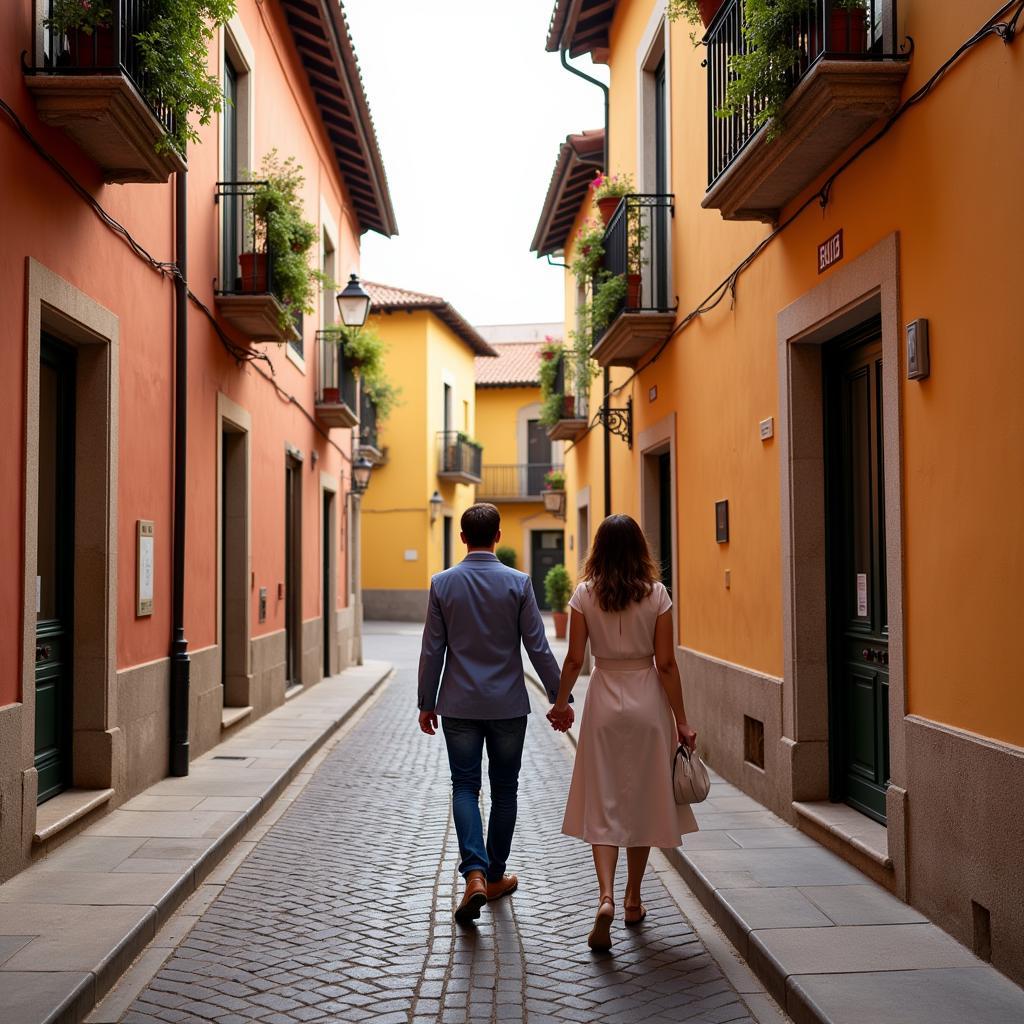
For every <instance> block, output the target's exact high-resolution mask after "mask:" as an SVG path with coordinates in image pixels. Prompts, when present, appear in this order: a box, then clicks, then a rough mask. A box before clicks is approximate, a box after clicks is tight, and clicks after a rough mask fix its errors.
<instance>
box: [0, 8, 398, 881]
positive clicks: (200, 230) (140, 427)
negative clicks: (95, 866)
mask: <svg viewBox="0 0 1024 1024" xmlns="http://www.w3.org/2000/svg"><path fill="white" fill-rule="evenodd" d="M38 7H39V5H38V4H33V3H32V2H30V0H23V2H20V3H18V4H16V5H15V8H14V10H13V11H12V12H10V13H9V14H8V16H7V17H5V18H4V19H3V24H2V26H0V42H2V45H3V49H4V51H5V52H6V53H7V54H8V56H9V57H10V59H9V60H8V61H6V62H5V70H4V71H3V72H0V98H2V99H3V100H4V102H5V104H6V105H7V106H8V107H9V111H6V110H5V112H3V113H2V114H0V120H2V121H3V122H4V124H3V129H2V130H3V132H4V139H3V151H4V154H5V159H4V161H3V163H2V166H0V194H2V195H3V197H4V199H3V211H4V238H3V242H2V244H0V266H2V274H0V288H2V289H3V306H4V309H5V310H6V311H7V318H6V324H7V337H6V340H5V343H4V344H3V345H2V346H0V377H2V380H3V382H4V383H3V389H4V398H3V401H2V403H0V421H2V429H3V433H4V436H5V437H6V438H7V444H6V445H5V446H4V449H3V454H2V455H0V472H2V473H3V477H4V479H5V480H6V481H7V486H6V487H5V489H4V494H3V497H2V498H0V521H2V523H3V529H2V530H0V564H2V565H3V567H4V572H3V573H2V574H0V622H2V626H0V629H2V631H3V633H2V637H0V809H2V812H0V879H3V878H5V877H8V876H10V875H11V874H13V873H14V872H16V871H18V870H20V868H21V867H23V866H24V865H25V864H27V863H28V862H29V861H30V860H31V859H32V857H34V856H36V855H38V854H40V853H42V852H45V850H46V848H47V847H48V846H50V845H52V844H54V843H57V842H60V841H62V840H63V839H64V838H66V837H67V836H68V835H70V834H73V833H74V832H75V831H76V830H77V829H79V828H81V827H83V826H84V825H85V824H86V823H88V822H89V821H91V820H92V819H93V818H94V817H95V816H97V815H99V814H102V813H104V811H105V810H107V809H110V808H112V807H115V806H117V805H118V804H120V803H122V802H123V801H124V800H125V799H127V798H129V797H130V796H132V795H134V794H136V793H138V792H139V791H140V790H142V789H144V788H145V787H146V786H148V785H150V784H152V783H154V782H156V781H157V780H158V779H160V778H162V777H164V776H165V775H167V774H168V773H169V772H170V771H171V770H172V766H173V769H174V771H175V772H176V773H178V774H181V773H183V772H184V771H187V765H188V760H189V758H190V757H195V756H197V755H198V754H201V753H203V752H204V751H206V750H208V749H209V748H210V747H211V746H213V745H214V744H216V743H218V742H219V741H220V740H221V738H222V737H223V736H224V735H225V734H226V733H227V732H229V731H230V730H231V729H233V728H236V727H238V726H240V725H241V724H243V723H245V722H247V721H251V720H253V719H254V718H256V717H258V716H259V715H261V714H263V713H265V712H266V711H268V710H270V709H271V708H273V707H275V706H276V705H279V704H281V703H282V702H283V701H284V700H285V699H286V697H287V696H288V695H289V694H291V693H296V692H299V689H300V688H301V687H308V686H310V685H312V684H314V683H316V682H317V681H319V680H320V679H321V678H323V677H324V676H325V675H330V674H333V673H336V672H338V671H340V670H342V669H343V668H345V667H346V666H347V665H349V664H351V663H352V662H353V661H355V660H358V659H359V657H360V651H359V622H358V615H357V609H356V608H355V607H354V605H355V601H354V591H355V586H354V582H353V578H352V573H351V571H350V564H351V563H350V557H351V552H350V549H349V545H348V542H347V538H348V535H349V531H350V528H351V519H352V509H353V503H352V501H351V500H350V492H351V472H350V466H351V461H352V452H353V430H352V429H349V428H351V427H353V426H354V425H355V424H356V416H355V415H352V411H351V410H349V409H348V406H345V405H344V403H343V402H341V401H339V399H338V392H337V391H334V392H331V391H325V388H326V387H329V386H331V385H334V386H337V385H338V384H339V380H335V379H334V378H333V376H332V375H336V374H339V373H340V370H339V369H338V365H337V360H336V359H334V358H333V353H332V351H331V350H330V349H328V348H326V347H325V343H324V342H323V341H322V339H321V336H320V335H319V330H320V329H321V328H323V327H326V326H329V325H331V324H333V323H334V322H335V319H336V315H337V311H336V308H335V302H334V295H333V293H332V292H330V291H329V290H324V291H322V292H320V291H318V293H317V295H316V298H315V313H313V314H307V315H306V316H305V317H302V318H300V319H299V320H298V321H296V323H295V325H294V328H293V329H283V328H282V327H281V323H280V317H279V315H278V314H279V312H280V305H279V304H278V303H277V300H276V299H275V298H274V296H273V295H272V294H271V292H272V288H271V286H270V285H268V284H267V283H266V282H264V284H263V285H262V286H261V285H259V284H257V285H249V286H246V285H245V284H244V281H245V280H246V276H245V275H246V273H247V271H246V269H245V266H244V265H243V263H242V262H241V260H240V258H239V257H240V252H239V250H244V249H245V248H246V245H247V238H246V237H245V229H244V225H243V224H242V223H241V220H242V219H243V216H244V213H243V211H244V210H247V209H251V207H250V206H248V205H247V203H248V202H249V200H247V199H242V198H240V194H241V193H243V192H245V190H246V189H247V188H251V185H250V184H249V179H250V178H252V177H256V176H257V175H256V172H257V171H258V169H259V168H260V165H261V162H262V160H263V158H264V157H265V156H266V155H267V154H269V153H271V152H272V151H273V150H275V149H276V150H277V152H278V155H279V157H280V158H281V159H282V160H284V159H286V158H288V157H294V158H295V161H296V162H297V163H298V164H299V165H301V168H302V174H303V176H304V183H303V185H302V187H301V190H300V195H301V205H302V208H303V215H304V217H305V219H306V220H307V221H309V222H310V223H312V224H313V225H314V226H315V230H316V240H315V243H314V244H313V247H312V249H311V253H310V264H311V266H313V267H315V268H317V269H321V270H322V271H323V272H324V274H325V275H326V276H327V278H330V279H333V280H339V279H341V280H343V279H344V278H345V277H347V275H348V274H349V273H350V272H354V271H356V270H358V266H359V242H360V236H361V235H362V233H363V232H365V231H366V230H376V231H379V232H381V233H384V234H386V235H390V234H394V233H395V224H394V214H393V211H392V208H391V201H390V196H389V193H388V188H387V182H386V178H385V175H384V170H383V165H382V162H381V157H380V153H379V151H378V148H377V143H376V139H375V135H374V130H373V125H372V121H371V119H370V114H369V109H368V106H367V100H366V96H365V95H364V92H363V89H362V85H361V81H360V78H359V73H358V65H357V63H356V58H355V53H354V50H353V47H352V41H351V38H350V36H349V34H348V30H347V26H346V24H345V20H344V15H343V13H342V11H341V9H340V6H339V5H338V4H337V3H330V2H328V0H323V2H316V3H312V4H309V3H302V4H300V3H291V2H288V0H285V2H282V3H280V4H261V3H257V2H255V0H240V2H239V4H238V11H237V13H236V15H235V16H234V17H233V18H232V19H231V21H230V22H229V23H228V24H226V25H224V26H223V27H221V28H219V29H218V30H217V31H216V33H215V35H214V38H213V40H212V41H211V46H210V49H209V55H208V70H209V72H210V74H211V75H213V76H214V77H215V78H216V79H217V80H218V81H219V82H221V83H223V87H224V89H225V91H226V92H227V93H228V94H229V95H230V96H231V98H232V103H231V104H230V105H229V106H226V107H225V109H224V110H223V111H222V112H221V113H220V114H219V115H215V116H214V117H213V119H212V121H211V122H210V123H209V124H207V125H199V126H197V128H198V132H199V135H200V141H199V143H198V144H190V145H189V146H188V148H187V153H186V154H185V156H186V157H187V174H186V164H185V161H184V160H183V159H182V158H181V157H180V156H178V155H177V154H176V153H175V152H174V151H168V150H167V149H166V147H165V146H162V145H161V139H162V138H163V137H164V135H165V134H166V132H165V129H166V121H164V120H162V112H161V111H160V110H157V109H155V108H154V107H153V106H152V105H151V104H150V103H148V102H147V101H146V100H145V99H144V98H143V94H142V90H141V88H140V87H139V84H138V82H137V81H135V79H134V78H133V74H132V70H131V67H132V65H131V53H130V47H129V46H128V45H127V44H122V45H123V46H124V49H122V50H116V51H115V52H114V53H113V54H112V55H111V54H108V55H106V56H104V57H97V56H95V54H94V56H93V57H92V58H90V59H89V60H84V59H81V60H79V61H77V63H76V61H75V59H74V57H73V56H72V60H71V62H70V63H71V64H72V65H74V66H72V67H69V66H68V63H69V62H68V60H67V59H66V54H65V55H64V56H63V57H62V56H61V55H59V54H58V53H57V52H56V51H55V50H54V43H53V39H52V37H51V36H49V35H48V33H47V31H46V29H45V28H44V26H43V23H42V17H43V14H42V13H39V12H38V11H37V8H38ZM43 13H45V12H43ZM311 39H320V40H322V42H321V43H320V44H318V45H317V46H316V48H315V50H314V48H313V47H312V45H311V42H310V40H311ZM59 45H60V43H59V41H58V46H59ZM99 45H102V44H99ZM73 49H74V47H73V45H72V50H73ZM22 52H24V53H25V54H26V64H27V65H28V66H29V67H30V68H31V69H35V70H30V71H29V72H27V73H24V74H23V71H22V68H21V66H20V63H19V54H21V53H22ZM79 64H84V65H102V64H109V65H111V67H110V68H109V69H108V70H106V71H103V72H102V73H100V71H99V70H98V67H95V66H88V67H85V68H84V69H78V70H76V68H78V65H79ZM18 122H20V125H21V126H23V128H22V129H21V130H19V127H18V124H17V123H18ZM182 179H184V181H183V180H182ZM107 218H110V220H109V221H108V220H107ZM129 236H130V240H129ZM183 239H187V241H185V244H184V246H182V244H181V243H182V241H183ZM249 241H250V242H251V239H249ZM272 255H273V254H272V253H271V256H270V257H266V258H268V259H272ZM175 263H177V264H178V266H179V267H182V266H183V267H184V276H185V277H186V278H187V281H188V286H189V289H190V291H191V298H190V299H189V300H187V301H186V302H185V303H184V305H177V306H176V286H175V279H174V273H173V267H174V264H175ZM271 265H272V264H271ZM240 282H243V283H241V284H240ZM182 295H183V293H181V294H179V296H178V297H179V299H180V298H181V297H182ZM182 313H183V315H182ZM183 346H184V347H185V351H186V352H187V376H186V377H185V378H181V377H180V376H179V377H178V380H179V381H180V382H181V384H183V387H182V386H181V385H177V386H176V356H177V355H178V354H179V353H180V352H181V351H182V347H183ZM178 369H179V370H180V364H178ZM180 397H184V399H185V402H186V403H187V416H186V417H185V418H184V420H180V419H179V420H177V421H176V399H178V398H180ZM351 404H353V405H357V402H355V401H354V400H353V401H352V402H351ZM179 413H180V407H179ZM176 422H177V423H178V425H179V426H180V424H181V423H182V422H183V423H184V425H185V426H186V436H187V441H186V443H185V447H184V448H183V449H181V450H180V452H179V454H180V455H181V456H182V457H183V459H184V463H183V469H184V472H183V475H179V481H183V484H184V489H183V490H179V497H183V498H184V517H183V519H182V518H181V517H180V516H179V517H178V525H179V529H180V527H181V524H182V522H183V525H184V548H183V562H184V577H183V587H181V588H177V589H178V591H179V592H178V593H176V581H175V572H174V564H175V522H176V516H175V497H176V496H175V473H176V452H175V430H176ZM180 473H181V470H180V467H179V474H180ZM180 486H181V484H180V483H179V488H180ZM176 604H177V605H180V608H181V619H180V623H176V621H175V619H176V616H175V608H176ZM178 624H180V626H181V627H182V631H181V633H179V634H178V636H177V639H178V645H177V652H178V654H179V661H180V662H184V658H183V657H181V656H182V655H183V654H184V653H185V652H186V651H187V655H188V665H187V669H186V670H185V671H184V672H183V671H182V670H181V668H180V667H179V669H178V670H177V672H176V670H175V669H174V667H173V666H172V657H171V654H172V639H174V634H175V627H176V625H178Z"/></svg>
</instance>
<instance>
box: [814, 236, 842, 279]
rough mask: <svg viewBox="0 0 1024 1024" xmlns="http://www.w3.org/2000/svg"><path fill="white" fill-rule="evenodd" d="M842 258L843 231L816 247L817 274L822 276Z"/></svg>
mask: <svg viewBox="0 0 1024 1024" xmlns="http://www.w3.org/2000/svg"><path fill="white" fill-rule="evenodd" d="M842 258H843V229H842V228H840V229H839V230H838V231H837V232H836V233H835V234H834V235H833V236H832V237H831V238H829V239H826V240H825V241H824V242H822V243H821V245H819V246H818V273H819V274H824V273H825V271H826V270H828V268H829V267H831V266H834V265H835V264H836V263H838V262H839V261H840V260H841V259H842Z"/></svg>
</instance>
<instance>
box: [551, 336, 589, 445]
mask: <svg viewBox="0 0 1024 1024" xmlns="http://www.w3.org/2000/svg"><path fill="white" fill-rule="evenodd" d="M565 370H566V354H565V352H563V353H562V355H561V357H560V358H559V360H558V370H557V371H556V373H555V382H554V388H553V390H554V393H555V394H556V395H558V396H559V398H560V400H561V403H562V414H561V416H560V417H559V419H558V421H557V422H556V423H555V424H554V426H551V427H548V437H550V438H551V440H552V441H576V440H578V439H579V438H581V437H582V436H583V435H584V434H585V433H586V432H587V404H588V400H589V393H584V394H580V395H574V394H572V391H573V390H578V391H584V392H589V388H580V387H579V383H580V382H579V380H577V381H576V382H575V386H574V384H572V383H570V384H568V385H567V384H566V379H565ZM587 380H589V373H588V374H587Z"/></svg>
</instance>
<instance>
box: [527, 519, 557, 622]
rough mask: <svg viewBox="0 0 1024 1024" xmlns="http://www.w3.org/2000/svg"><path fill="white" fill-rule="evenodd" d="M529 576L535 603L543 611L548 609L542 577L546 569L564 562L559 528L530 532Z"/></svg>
mask: <svg viewBox="0 0 1024 1024" xmlns="http://www.w3.org/2000/svg"><path fill="white" fill-rule="evenodd" d="M530 537H531V540H530V578H531V579H532V580H533V592H534V593H535V594H536V595H537V604H539V605H540V607H541V608H542V609H543V610H544V611H549V610H550V605H549V604H548V602H547V598H546V597H545V596H544V577H545V576H547V574H548V569H550V568H552V566H555V565H564V564H565V537H564V535H563V533H562V531H561V530H534V531H533V532H532V533H531V534H530Z"/></svg>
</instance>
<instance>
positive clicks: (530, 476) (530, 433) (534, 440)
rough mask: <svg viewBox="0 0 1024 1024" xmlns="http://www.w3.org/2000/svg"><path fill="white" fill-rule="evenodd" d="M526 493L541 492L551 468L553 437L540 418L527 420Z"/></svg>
mask: <svg viewBox="0 0 1024 1024" xmlns="http://www.w3.org/2000/svg"><path fill="white" fill-rule="evenodd" d="M526 459H527V468H526V493H527V494H540V493H541V492H542V491H543V490H544V478H545V477H546V476H547V475H548V472H549V470H550V469H551V438H550V437H548V432H547V429H546V428H545V426H544V425H543V424H542V423H541V422H540V420H527V422H526Z"/></svg>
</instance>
